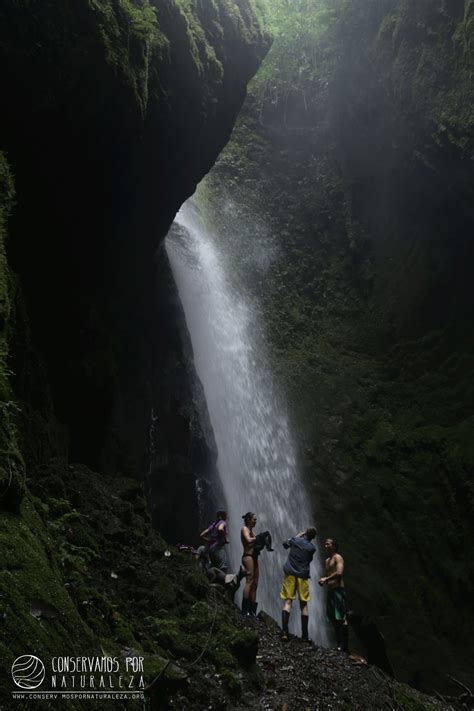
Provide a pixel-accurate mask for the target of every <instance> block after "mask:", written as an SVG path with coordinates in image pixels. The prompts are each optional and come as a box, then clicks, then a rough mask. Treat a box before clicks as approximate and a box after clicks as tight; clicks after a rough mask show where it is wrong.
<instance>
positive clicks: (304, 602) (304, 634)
mask: <svg viewBox="0 0 474 711" xmlns="http://www.w3.org/2000/svg"><path fill="white" fill-rule="evenodd" d="M298 597H299V599H300V611H301V638H302V639H303V640H304V641H305V642H307V641H309V637H308V623H309V610H308V602H309V582H308V581H307V580H302V579H301V578H298Z"/></svg>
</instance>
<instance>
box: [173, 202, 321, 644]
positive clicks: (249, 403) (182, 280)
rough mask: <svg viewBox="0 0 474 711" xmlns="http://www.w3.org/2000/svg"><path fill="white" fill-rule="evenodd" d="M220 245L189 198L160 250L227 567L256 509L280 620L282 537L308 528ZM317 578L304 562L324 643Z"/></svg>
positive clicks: (287, 442) (266, 599)
mask: <svg viewBox="0 0 474 711" xmlns="http://www.w3.org/2000/svg"><path fill="white" fill-rule="evenodd" d="M219 245H220V243H219V241H218V240H217V239H216V238H215V237H214V236H213V235H212V234H211V233H210V232H209V231H208V230H207V229H206V228H205V227H204V226H203V224H202V222H201V220H200V218H199V215H198V213H197V210H196V208H195V207H194V206H193V204H192V202H191V201H188V202H187V203H186V204H185V205H184V206H183V207H182V209H181V211H180V212H179V214H178V215H177V217H176V220H175V223H174V226H173V228H172V229H171V231H170V234H169V235H168V237H167V239H166V249H167V253H168V256H169V259H170V263H171V267H172V270H173V274H174V277H175V280H176V284H177V287H178V291H179V295H180V299H181V301H182V305H183V308H184V312H185V316H186V323H187V326H188V329H189V333H190V337H191V342H192V347H193V352H194V365H195V368H196V372H197V374H198V376H199V378H200V380H201V382H202V385H203V388H204V393H205V397H206V402H207V407H208V411H209V416H210V420H211V424H212V427H213V430H214V436H215V440H216V444H217V451H218V461H217V467H218V472H219V476H220V479H221V482H222V486H223V490H224V494H225V497H226V502H225V507H226V509H227V511H228V514H229V520H228V526H229V532H230V538H231V544H230V556H229V557H230V561H231V570H232V569H234V570H237V569H238V565H239V563H240V558H241V555H242V546H241V543H240V528H241V526H242V525H243V522H242V518H241V516H242V514H244V513H245V512H246V511H254V512H255V513H256V514H257V518H258V523H257V526H256V529H255V530H256V532H258V531H265V530H269V531H270V533H271V534H272V537H273V546H274V549H275V551H274V552H273V553H268V552H266V551H263V553H262V554H261V556H260V559H259V562H260V581H259V587H258V594H257V599H258V601H259V609H264V610H265V611H266V612H268V613H269V614H271V615H272V616H273V617H275V619H277V620H280V617H281V614H280V613H281V606H282V603H281V601H280V599H279V590H280V586H281V582H282V580H283V563H284V561H285V557H286V551H285V550H284V549H283V547H282V541H283V540H285V539H287V538H289V537H290V536H293V535H295V534H296V533H298V532H299V531H302V530H303V529H305V528H307V527H308V526H311V525H314V522H313V517H312V513H311V507H310V505H309V502H308V495H307V492H306V491H305V489H304V486H303V483H302V481H301V478H300V476H299V474H298V469H297V462H296V457H295V449H294V445H293V443H292V438H291V435H290V428H289V423H288V418H287V415H286V412H285V407H284V403H283V402H282V399H281V397H280V396H279V394H278V392H277V388H276V386H275V383H274V382H273V381H272V378H271V377H270V373H269V372H268V366H266V365H265V344H264V341H263V337H262V332H261V327H260V325H259V323H258V312H257V311H256V309H255V306H254V304H252V303H251V302H250V301H249V300H248V299H246V298H245V295H243V294H242V293H237V291H236V289H235V288H233V287H232V285H231V280H230V279H229V278H228V275H229V274H230V273H231V272H230V269H231V268H232V265H231V264H228V263H226V260H225V257H224V255H223V254H222V253H221V251H220V250H219ZM220 246H221V247H222V245H220ZM224 247H225V245H224ZM241 290H242V289H241ZM320 572H321V571H320V570H319V564H318V562H317V561H315V562H314V563H313V564H312V566H311V581H310V582H311V598H312V599H311V602H310V635H311V637H312V639H314V640H315V641H317V642H318V643H319V644H321V645H326V644H327V642H328V636H327V627H326V621H325V616H324V612H323V600H324V597H325V596H324V593H323V591H322V589H321V588H319V587H318V585H317V584H316V583H317V579H318V577H319V576H320ZM239 600H240V595H239ZM299 618H300V614H299V606H298V604H297V603H295V604H294V605H293V611H292V615H291V623H290V624H291V627H292V630H293V631H294V632H297V633H298V634H301V632H300V620H299Z"/></svg>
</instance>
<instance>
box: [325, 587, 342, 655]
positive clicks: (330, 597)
mask: <svg viewBox="0 0 474 711" xmlns="http://www.w3.org/2000/svg"><path fill="white" fill-rule="evenodd" d="M326 617H327V618H328V620H329V622H330V623H331V625H332V628H333V630H334V634H335V635H336V647H337V648H338V649H339V648H340V646H341V641H340V635H339V626H338V625H337V620H336V607H335V600H334V590H331V589H329V590H328V592H327V597H326Z"/></svg>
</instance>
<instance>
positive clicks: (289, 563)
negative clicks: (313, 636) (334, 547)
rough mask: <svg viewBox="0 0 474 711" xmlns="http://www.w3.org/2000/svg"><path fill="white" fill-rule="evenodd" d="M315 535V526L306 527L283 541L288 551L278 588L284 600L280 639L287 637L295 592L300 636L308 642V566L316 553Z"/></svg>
mask: <svg viewBox="0 0 474 711" xmlns="http://www.w3.org/2000/svg"><path fill="white" fill-rule="evenodd" d="M315 537H316V529H315V528H307V529H306V531H302V532H301V533H298V534H297V535H296V536H294V537H293V538H289V539H288V540H287V541H285V542H284V543H283V546H284V547H285V548H289V549H290V552H289V554H288V558H287V560H286V563H285V565H284V566H283V572H284V573H285V579H284V580H283V585H282V586H281V590H280V597H281V599H282V600H284V601H285V603H284V605H283V611H282V613H281V621H282V628H283V635H282V639H284V640H287V639H289V632H288V624H289V621H290V612H291V605H292V603H293V600H296V594H298V598H299V601H300V609H301V633H302V634H301V637H302V639H303V640H304V641H306V642H308V641H309V637H308V621H309V612H308V602H309V583H308V580H309V566H310V563H311V561H312V560H313V556H314V554H315V553H316V548H315V547H314V545H313V544H312V543H311V541H312V540H313V539H314V538H315Z"/></svg>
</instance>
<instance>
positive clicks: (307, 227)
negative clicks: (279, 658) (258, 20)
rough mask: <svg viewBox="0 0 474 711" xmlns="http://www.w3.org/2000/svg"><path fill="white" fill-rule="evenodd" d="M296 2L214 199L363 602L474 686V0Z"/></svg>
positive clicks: (403, 671) (224, 163)
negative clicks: (470, 660) (473, 665)
mask: <svg viewBox="0 0 474 711" xmlns="http://www.w3.org/2000/svg"><path fill="white" fill-rule="evenodd" d="M455 6H456V8H457V9H456V8H455ZM460 8H461V9H460ZM293 10H294V8H292V7H290V6H289V4H288V3H284V2H281V3H278V13H275V14H274V21H275V22H276V23H280V24H279V25H278V26H277V27H276V36H275V42H274V44H273V47H272V50H271V52H270V54H269V56H268V58H267V60H266V62H265V64H264V66H263V67H262V69H261V70H260V72H259V73H258V74H257V76H256V78H255V81H254V83H253V85H252V87H251V91H250V95H249V97H248V99H247V102H246V104H245V108H244V110H243V112H242V113H241V116H240V118H239V122H238V124H237V127H236V130H235V132H234V135H233V138H232V140H231V141H230V143H229V144H228V146H227V147H226V149H225V150H224V151H223V153H222V155H221V157H220V159H219V161H218V164H217V166H216V168H215V169H214V170H213V171H212V173H211V174H210V175H209V176H208V178H207V179H206V180H205V181H204V184H203V186H202V188H200V190H201V194H200V195H199V197H198V200H199V201H200V205H201V207H202V209H203V212H204V213H205V216H206V219H208V220H209V222H210V224H211V227H212V230H213V232H214V233H218V234H220V235H221V239H222V240H225V241H226V248H225V249H226V251H227V250H228V252H229V259H230V260H232V275H233V276H232V278H234V277H235V278H236V279H238V280H239V288H242V285H244V286H243V288H245V290H246V291H247V292H248V294H249V295H250V296H249V298H252V297H253V298H255V299H256V300H257V301H258V303H259V304H260V305H261V307H262V317H263V320H264V327H265V332H266V334H267V337H268V341H269V351H270V359H271V364H272V368H273V369H274V372H275V374H276V377H277V378H278V379H279V381H280V383H281V385H282V388H283V390H284V391H285V393H286V395H287V401H288V404H289V408H290V411H291V414H292V418H293V422H294V423H295V430H296V432H297V436H298V442H299V451H300V452H301V456H302V465H303V467H304V476H305V480H306V483H307V487H308V490H309V492H310V493H311V496H312V497H313V501H314V506H315V512H316V514H317V516H318V520H319V529H320V530H322V531H323V535H331V536H334V537H335V538H337V539H338V540H340V542H341V546H342V551H343V553H344V555H345V558H346V565H347V584H348V586H349V588H350V595H351V605H352V606H353V607H354V608H358V609H359V610H360V611H361V612H364V613H365V614H370V615H371V616H374V617H375V618H376V621H377V624H378V625H379V627H380V628H381V630H382V631H383V634H384V636H385V639H386V642H387V645H388V649H389V654H390V657H391V659H392V662H393V664H394V666H395V669H396V672H397V673H398V674H400V675H401V676H402V678H403V679H404V680H407V681H410V682H412V683H415V684H418V685H420V686H421V687H422V688H425V689H433V688H438V687H437V684H438V678H439V674H440V673H441V672H442V673H444V672H445V670H446V669H448V668H449V669H450V670H451V673H452V674H453V676H456V674H457V673H458V674H459V673H461V671H460V670H461V669H462V673H461V674H462V679H463V680H465V681H466V683H467V684H468V685H469V684H470V683H471V681H472V670H470V669H468V668H467V666H466V657H465V654H464V652H461V648H462V647H463V645H464V646H465V645H467V646H468V647H469V648H471V641H470V640H471V638H472V620H473V619H474V617H473V614H472V612H473V608H472V594H473V587H472V580H473V567H472V560H471V559H470V558H469V554H468V551H469V550H470V548H471V543H470V541H471V540H472V537H473V535H474V530H473V525H472V522H473V520H474V516H473V514H474V511H473V508H472V507H473V496H472V482H471V479H472V470H473V454H472V444H468V440H469V441H470V442H471V443H472V441H474V437H473V433H474V429H473V421H472V393H473V392H474V381H473V373H474V363H473V352H474V341H473V332H472V328H471V325H470V322H471V319H472V307H473V300H472V290H471V289H467V288H466V286H467V284H468V283H469V284H470V282H471V277H472V275H473V274H474V262H473V252H472V239H471V236H472V230H473V227H474V223H473V218H472V210H471V207H470V205H471V204H472V199H473V195H472V185H473V184H474V172H473V165H474V164H473V161H472V156H473V150H474V114H473V112H472V103H473V102H472V101H471V100H468V101H465V100H464V97H466V96H468V97H472V92H473V84H472V40H473V37H472V32H473V30H474V25H473V23H472V22H471V15H472V10H471V3H470V4H469V5H468V4H466V3H464V4H463V3H452V4H450V6H449V8H448V4H447V3H442V2H437V1H433V2H432V3H427V4H417V5H416V6H415V5H411V4H409V3H404V2H397V1H394V2H389V3H366V2H364V1H363V0H360V1H359V0H356V1H354V2H352V3H344V2H321V3H319V4H318V7H316V6H314V12H311V11H310V10H309V9H308V13H307V15H306V16H305V17H303V15H301V14H299V13H297V12H293ZM464 10H465V12H464ZM285 18H286V19H285ZM303 20H304V21H303ZM285 22H286V24H285ZM348 27H351V28H352V29H351V32H348V30H347V28H348ZM461 104H462V106H461ZM454 235H456V236H455V237H454ZM256 245H257V246H256ZM460 274H463V275H469V276H468V278H467V280H465V279H464V278H460V277H459V275H460ZM468 433H469V435H468ZM379 550H383V570H382V569H381V566H380V558H379ZM402 569H403V570H404V577H401V576H400V570H402ZM459 578H461V580H462V582H461V583H460V582H459ZM404 580H406V581H407V582H406V583H405V582H404ZM367 581H370V584H368V583H367ZM460 617H462V619H463V622H462V624H461V625H459V624H458V623H459V619H460ZM455 629H457V630H458V632H457V633H456V632H455ZM462 630H465V636H464V632H463V631H462ZM460 636H463V640H464V641H463V642H461V641H460ZM428 640H429V641H428ZM360 651H361V652H363V651H364V650H363V649H361V650H360ZM436 670H437V671H436ZM437 677H438V678H437Z"/></svg>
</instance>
